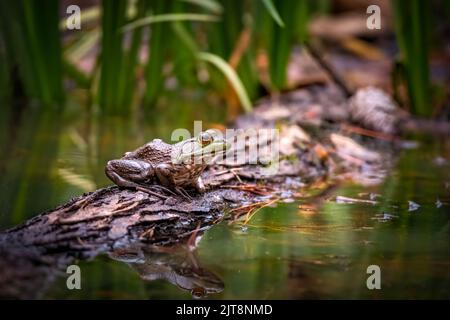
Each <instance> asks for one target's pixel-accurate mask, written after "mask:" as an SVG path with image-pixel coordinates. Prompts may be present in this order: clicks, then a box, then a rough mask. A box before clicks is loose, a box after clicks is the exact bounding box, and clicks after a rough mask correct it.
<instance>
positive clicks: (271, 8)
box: [262, 0, 284, 28]
mask: <svg viewBox="0 0 450 320" xmlns="http://www.w3.org/2000/svg"><path fill="white" fill-rule="evenodd" d="M262 2H263V4H264V6H265V7H266V9H267V11H268V12H269V14H270V15H271V16H272V18H273V20H275V22H276V23H277V24H278V26H280V27H281V28H284V22H283V20H282V19H281V17H280V14H279V13H278V11H277V9H276V8H275V6H274V5H273V2H272V0H262Z"/></svg>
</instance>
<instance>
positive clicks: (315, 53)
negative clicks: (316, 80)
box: [305, 41, 353, 98]
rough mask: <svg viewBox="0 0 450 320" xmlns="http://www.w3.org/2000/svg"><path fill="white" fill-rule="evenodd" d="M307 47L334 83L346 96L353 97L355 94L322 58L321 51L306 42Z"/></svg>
mask: <svg viewBox="0 0 450 320" xmlns="http://www.w3.org/2000/svg"><path fill="white" fill-rule="evenodd" d="M305 47H306V49H307V50H308V51H309V53H310V54H311V56H312V57H313V58H314V60H315V61H316V62H317V63H318V64H319V65H320V66H321V67H322V69H324V70H325V72H326V73H328V75H329V76H330V77H331V79H332V80H333V82H334V83H336V85H337V86H338V87H339V88H340V89H341V90H342V91H343V92H344V94H345V96H346V97H347V98H348V97H350V96H352V95H353V92H352V91H351V90H350V89H349V88H348V86H347V85H346V84H345V82H344V80H343V79H342V77H341V76H339V75H338V74H337V72H336V71H335V70H334V69H333V67H331V65H330V64H328V63H327V62H326V61H325V60H324V59H323V58H322V56H321V54H320V52H319V50H317V49H316V48H314V46H313V45H312V44H311V43H309V42H307V41H306V42H305Z"/></svg>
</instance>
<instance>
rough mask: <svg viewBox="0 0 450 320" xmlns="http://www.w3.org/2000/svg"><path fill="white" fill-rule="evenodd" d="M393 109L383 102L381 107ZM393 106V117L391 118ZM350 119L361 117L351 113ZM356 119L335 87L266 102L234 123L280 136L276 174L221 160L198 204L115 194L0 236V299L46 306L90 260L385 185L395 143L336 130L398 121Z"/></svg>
mask: <svg viewBox="0 0 450 320" xmlns="http://www.w3.org/2000/svg"><path fill="white" fill-rule="evenodd" d="M357 94H358V93H357ZM359 100H361V101H364V99H359ZM351 101H353V105H352V102H351ZM386 101H387V102H386ZM390 101H391V100H389V99H384V97H383V99H381V103H391V102H390ZM372 103H373V101H372ZM390 107H391V106H388V108H387V110H389V111H391V109H392V108H390ZM375 109H376V108H375ZM375 109H374V110H375ZM352 110H356V111H354V113H353V114H352ZM358 110H359V111H360V109H358V108H355V106H354V99H353V100H352V99H350V100H348V99H346V98H345V97H344V96H343V95H342V93H340V92H339V90H338V89H336V88H333V87H322V86H312V87H309V88H306V89H302V90H298V91H296V92H293V93H290V94H288V95H286V96H284V97H282V98H281V99H280V100H277V101H272V100H263V101H261V102H260V103H259V106H258V107H257V108H255V111H254V112H253V113H251V114H249V115H245V116H242V117H240V118H239V119H237V121H236V123H235V127H236V128H240V129H243V130H245V129H248V128H251V129H259V128H275V127H278V128H280V130H279V142H280V145H279V154H280V158H279V159H278V160H279V161H278V162H277V165H278V167H277V171H276V173H275V174H272V175H270V176H267V175H265V174H263V169H265V168H264V166H263V165H261V164H260V163H259V162H258V161H256V162H254V163H252V164H249V163H248V162H247V160H245V159H244V161H242V162H237V163H236V162H234V163H227V161H224V162H221V163H217V164H216V165H213V166H210V167H209V168H208V169H207V170H206V171H205V172H204V173H203V179H204V181H205V185H206V186H207V187H208V189H209V190H208V191H207V192H206V193H204V194H198V193H193V194H192V199H187V198H186V197H182V196H177V195H170V196H169V197H167V199H162V198H160V197H156V196H155V195H152V194H148V193H145V192H142V191H136V190H133V189H120V188H118V187H116V186H111V187H107V188H103V189H99V190H96V191H94V192H91V193H87V194H84V195H82V196H79V197H77V198H74V199H72V200H71V201H69V202H67V203H65V204H63V205H61V206H59V207H57V208H55V209H52V210H49V211H47V212H44V213H42V214H39V215H38V216H36V217H34V218H32V219H30V220H29V221H26V222H25V223H23V224H21V225H19V226H16V227H14V228H12V229H9V230H6V231H4V232H2V233H0V255H1V256H2V259H1V260H0V288H1V289H0V296H1V297H13V298H17V297H19V298H35V297H39V296H40V295H41V294H42V293H43V292H45V288H46V286H48V285H49V283H51V282H52V281H53V280H54V279H55V277H57V275H58V274H60V273H61V270H64V268H65V267H66V266H67V265H69V264H72V263H74V261H76V260H77V259H92V258H94V257H95V256H97V255H99V254H101V253H107V252H113V251H115V250H116V249H118V248H128V247H132V246H135V245H136V243H145V244H147V245H151V246H158V247H161V246H171V245H175V244H179V243H189V242H191V243H193V244H195V241H194V240H195V238H199V237H201V235H202V233H203V232H204V231H205V230H207V229H208V228H210V227H211V226H213V225H214V224H216V223H218V222H220V221H222V220H223V219H225V218H227V217H231V218H232V219H238V218H239V217H240V216H242V215H247V219H248V217H249V216H251V215H249V213H251V212H254V211H252V210H255V209H257V208H258V207H261V206H264V205H266V204H267V203H275V202H276V201H278V200H280V199H282V198H283V197H295V195H293V194H294V193H295V192H297V191H298V190H299V189H301V188H302V187H305V186H307V184H308V183H310V182H313V181H316V180H318V179H323V178H327V177H328V178H329V179H331V180H332V181H339V179H340V177H341V179H349V177H351V179H353V180H354V181H356V182H358V183H368V184H370V183H372V184H376V183H379V182H381V181H382V179H383V178H384V176H383V174H380V172H386V170H379V169H381V168H383V169H386V167H388V166H389V165H390V164H391V161H388V160H389V157H390V155H389V154H388V155H384V154H383V156H382V155H381V154H382V153H380V152H377V150H380V143H385V144H386V143H393V142H397V140H396V139H393V140H392V141H385V140H382V141H380V140H378V141H377V139H376V137H375V139H372V138H370V139H367V138H363V139H364V140H361V141H363V142H364V145H367V146H368V147H365V146H363V145H362V143H361V144H360V143H358V142H357V141H355V142H353V141H350V140H349V139H350V138H347V137H343V136H341V135H339V134H336V131H337V130H339V128H340V127H341V124H345V123H348V122H349V121H352V120H355V119H356V120H360V121H361V124H362V126H363V127H367V128H369V129H375V130H377V129H380V125H381V124H382V123H383V121H385V119H386V118H383V116H385V117H388V118H387V119H389V121H388V123H389V130H391V128H393V127H394V126H395V121H396V118H393V117H395V116H393V115H392V113H389V114H388V115H376V116H375V117H374V118H373V119H375V120H376V121H375V122H373V123H371V121H372V118H370V117H369V118H368V117H367V116H366V115H361V113H358V112H359V111H358ZM374 112H376V111H374ZM400 114H402V113H400ZM401 117H402V119H403V114H402V116H401ZM280 123H281V125H280ZM389 130H386V131H387V132H388V133H389V134H394V132H391V131H389ZM384 133H386V132H384ZM355 139H356V138H355ZM374 141H375V143H374ZM382 146H383V145H381V147H382ZM247 147H248V144H247V145H245V146H244V149H245V148H247ZM391 147H392V146H391V145H390V148H391ZM262 154H263V155H264V152H262ZM260 155H261V154H260ZM256 160H258V159H256ZM362 167H364V170H362V169H361V168H362ZM370 168H372V169H370ZM368 169H369V170H368ZM374 173H375V174H374ZM374 177H375V179H374ZM193 239H194V240H193ZM193 246H194V245H193Z"/></svg>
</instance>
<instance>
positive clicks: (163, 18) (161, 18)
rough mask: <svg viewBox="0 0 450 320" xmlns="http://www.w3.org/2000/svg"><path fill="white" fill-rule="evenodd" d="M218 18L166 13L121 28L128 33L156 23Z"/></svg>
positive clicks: (213, 19)
mask: <svg viewBox="0 0 450 320" xmlns="http://www.w3.org/2000/svg"><path fill="white" fill-rule="evenodd" d="M219 19H220V18H219V17H217V16H213V15H209V14H198V13H167V14H158V15H153V16H149V17H145V18H142V19H139V20H136V21H134V22H132V23H129V24H127V25H126V26H124V27H123V28H122V30H123V31H130V30H133V29H136V28H140V27H143V26H147V25H149V24H152V23H158V22H174V21H200V22H216V21H219Z"/></svg>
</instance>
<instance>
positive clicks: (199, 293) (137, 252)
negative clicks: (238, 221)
mask: <svg viewBox="0 0 450 320" xmlns="http://www.w3.org/2000/svg"><path fill="white" fill-rule="evenodd" d="M109 256H110V258H112V259H114V260H117V261H122V262H125V263H127V264H128V265H129V266H131V268H133V269H134V270H135V271H137V273H138V274H139V276H140V277H141V278H142V279H144V280H147V281H154V280H158V279H162V280H166V281H168V282H170V283H172V284H174V285H176V286H177V287H179V288H180V289H183V290H187V291H190V292H191V294H192V296H193V297H194V298H203V297H206V296H207V295H209V294H214V293H220V292H222V291H223V289H224V283H223V281H222V280H221V279H220V278H219V277H218V276H217V275H215V274H214V273H212V272H210V271H208V270H207V269H204V268H202V267H201V266H200V265H199V263H198V258H197V257H196V256H195V253H194V252H191V251H190V250H188V249H186V248H185V247H182V246H177V247H155V246H141V245H135V246H132V247H127V248H120V249H116V250H115V251H113V252H110V253H109Z"/></svg>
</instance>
